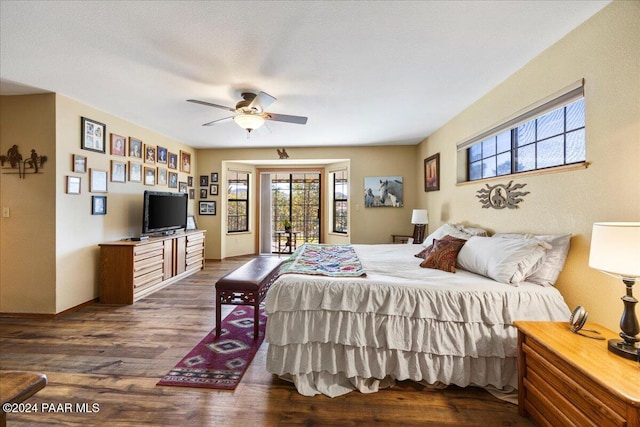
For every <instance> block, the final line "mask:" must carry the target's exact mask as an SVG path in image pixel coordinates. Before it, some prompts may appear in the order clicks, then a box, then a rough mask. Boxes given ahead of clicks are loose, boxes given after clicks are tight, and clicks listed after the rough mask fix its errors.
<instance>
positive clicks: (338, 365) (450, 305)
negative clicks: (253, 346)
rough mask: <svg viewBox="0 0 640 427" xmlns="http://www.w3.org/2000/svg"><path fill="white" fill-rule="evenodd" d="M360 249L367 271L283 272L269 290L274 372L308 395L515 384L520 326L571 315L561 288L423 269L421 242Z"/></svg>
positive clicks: (270, 351)
mask: <svg viewBox="0 0 640 427" xmlns="http://www.w3.org/2000/svg"><path fill="white" fill-rule="evenodd" d="M353 247H354V249H355V250H356V253H357V254H358V257H359V258H360V261H361V262H362V265H363V267H364V269H365V271H366V274H367V276H366V277H362V278H360V277H358V278H333V277H325V276H309V275H301V274H284V275H282V276H280V277H279V278H278V280H277V281H276V282H275V283H274V284H273V285H272V286H271V288H270V289H269V291H268V293H267V296H266V300H265V310H266V312H267V314H268V320H267V330H266V340H267V342H268V343H269V347H268V353H267V370H268V371H269V372H270V373H273V374H276V375H279V376H281V377H282V378H285V379H288V380H291V381H293V382H294V383H295V385H296V388H297V389H298V392H299V393H301V394H303V395H306V396H313V395H315V394H319V393H322V394H325V395H328V396H332V397H335V396H339V395H342V394H345V393H348V392H350V391H352V390H359V391H361V392H365V393H368V392H375V391H377V390H378V389H379V388H384V387H389V386H391V385H393V382H394V381H395V380H407V379H409V380H413V381H417V382H421V383H423V384H429V385H441V384H444V385H448V384H455V385H458V386H461V387H465V386H469V385H475V386H480V387H495V388H497V389H501V390H513V389H516V388H517V385H518V377H517V374H518V368H517V330H516V328H515V327H514V326H513V322H514V321H515V320H548V321H567V320H568V319H569V315H570V311H569V308H568V307H567V305H566V303H565V302H564V299H563V298H562V296H561V295H560V293H559V292H558V290H557V289H555V288H553V287H543V286H539V285H535V284H528V283H521V284H520V286H518V287H514V286H510V285H505V284H502V283H498V282H495V281H493V280H491V279H488V278H486V277H482V276H479V275H476V274H473V273H469V272H467V271H463V270H458V271H457V272H456V273H455V274H452V273H447V272H443V271H440V270H433V269H428V268H421V267H420V261H421V259H419V258H416V257H414V254H416V253H418V252H419V251H420V249H422V247H421V246H418V245H353Z"/></svg>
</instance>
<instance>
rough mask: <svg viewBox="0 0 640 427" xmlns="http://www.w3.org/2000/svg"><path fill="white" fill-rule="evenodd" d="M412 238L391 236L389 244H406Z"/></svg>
mask: <svg viewBox="0 0 640 427" xmlns="http://www.w3.org/2000/svg"><path fill="white" fill-rule="evenodd" d="M411 237H412V236H405V235H403V234H392V235H391V242H392V243H407V242H408V241H409V239H410V238H411Z"/></svg>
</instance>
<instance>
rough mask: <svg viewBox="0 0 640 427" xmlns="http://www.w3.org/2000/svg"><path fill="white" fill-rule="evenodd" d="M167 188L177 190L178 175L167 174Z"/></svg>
mask: <svg viewBox="0 0 640 427" xmlns="http://www.w3.org/2000/svg"><path fill="white" fill-rule="evenodd" d="M169 188H178V174H177V173H176V172H169Z"/></svg>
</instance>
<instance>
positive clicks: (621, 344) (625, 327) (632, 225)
mask: <svg viewBox="0 0 640 427" xmlns="http://www.w3.org/2000/svg"><path fill="white" fill-rule="evenodd" d="M589 267H591V268H594V269H596V270H600V271H601V272H603V273H605V274H608V275H609V276H612V277H615V278H618V279H622V281H623V282H624V284H625V286H626V287H627V293H626V295H625V296H623V297H622V298H621V299H622V302H623V303H624V311H623V312H622V318H621V319H620V329H621V330H622V332H621V333H620V337H621V338H622V340H609V351H611V352H613V353H615V354H617V355H618V356H622V357H624V358H627V359H632V360H636V359H637V357H638V349H637V348H636V343H637V342H638V341H640V338H638V337H637V335H638V333H639V332H640V326H638V318H637V317H636V313H635V305H636V304H637V303H638V300H637V299H636V298H634V296H633V293H632V287H633V284H634V283H635V282H636V279H637V278H638V277H640V222H597V223H595V224H593V232H592V234H591V252H590V254H589Z"/></svg>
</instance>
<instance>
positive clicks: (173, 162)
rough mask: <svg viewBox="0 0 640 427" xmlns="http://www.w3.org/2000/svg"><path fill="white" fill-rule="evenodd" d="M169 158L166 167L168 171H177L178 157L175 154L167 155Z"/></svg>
mask: <svg viewBox="0 0 640 427" xmlns="http://www.w3.org/2000/svg"><path fill="white" fill-rule="evenodd" d="M168 156H169V164H168V165H167V167H168V168H169V169H178V155H177V154H176V153H168Z"/></svg>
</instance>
